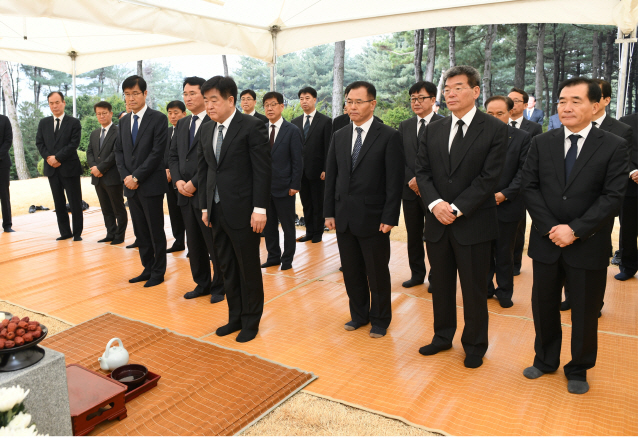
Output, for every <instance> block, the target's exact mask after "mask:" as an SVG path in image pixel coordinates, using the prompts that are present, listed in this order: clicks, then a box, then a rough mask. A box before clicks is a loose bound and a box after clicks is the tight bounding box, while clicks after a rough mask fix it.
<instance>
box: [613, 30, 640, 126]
mask: <svg viewBox="0 0 640 438" xmlns="http://www.w3.org/2000/svg"><path fill="white" fill-rule="evenodd" d="M636 31H637V28H636V29H634V31H633V32H631V33H630V34H629V35H624V34H623V33H622V31H621V30H620V28H618V39H617V40H616V43H619V44H620V49H621V53H620V62H619V63H618V96H617V101H616V118H617V119H619V118H620V117H622V116H624V109H625V100H626V97H627V86H628V79H629V78H628V74H627V73H628V68H629V46H630V44H631V43H634V42H636V41H638V39H637V38H636Z"/></svg>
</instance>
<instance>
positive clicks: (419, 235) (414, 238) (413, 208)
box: [402, 197, 431, 282]
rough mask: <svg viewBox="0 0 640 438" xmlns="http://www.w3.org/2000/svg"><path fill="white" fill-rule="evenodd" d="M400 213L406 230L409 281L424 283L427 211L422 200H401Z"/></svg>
mask: <svg viewBox="0 0 640 438" xmlns="http://www.w3.org/2000/svg"><path fill="white" fill-rule="evenodd" d="M402 211H403V212H404V224H405V226H406V228H407V253H408V255H409V267H410V268H411V279H412V280H417V281H419V282H424V278H425V277H426V275H427V265H426V264H425V262H424V222H425V216H426V214H427V210H426V209H425V207H424V203H423V202H422V198H420V197H417V198H416V199H414V200H409V199H403V200H402ZM429 278H431V274H429Z"/></svg>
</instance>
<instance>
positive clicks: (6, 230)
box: [4, 227, 15, 233]
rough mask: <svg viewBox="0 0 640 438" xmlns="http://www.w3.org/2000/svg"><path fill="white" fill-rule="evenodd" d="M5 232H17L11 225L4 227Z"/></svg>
mask: <svg viewBox="0 0 640 438" xmlns="http://www.w3.org/2000/svg"><path fill="white" fill-rule="evenodd" d="M4 232H5V233H15V231H14V230H13V229H12V228H11V227H7V228H5V229H4Z"/></svg>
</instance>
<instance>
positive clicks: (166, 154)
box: [162, 116, 190, 186]
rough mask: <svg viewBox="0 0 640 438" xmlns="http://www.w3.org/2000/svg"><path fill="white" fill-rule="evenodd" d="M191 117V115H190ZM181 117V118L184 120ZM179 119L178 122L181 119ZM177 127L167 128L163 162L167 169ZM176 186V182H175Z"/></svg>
mask: <svg viewBox="0 0 640 438" xmlns="http://www.w3.org/2000/svg"><path fill="white" fill-rule="evenodd" d="M189 117H190V116H189ZM184 118H185V117H183V118H182V119H184ZM182 119H180V120H182ZM180 120H178V122H179V121H180ZM176 126H178V124H176ZM174 129H176V127H175V126H169V128H167V147H166V149H165V150H164V156H163V157H162V162H163V163H164V168H165V169H169V150H170V149H171V140H172V139H173V135H172V134H173V130H174ZM171 181H173V177H172V178H171ZM173 185H174V186H175V183H174V184H173Z"/></svg>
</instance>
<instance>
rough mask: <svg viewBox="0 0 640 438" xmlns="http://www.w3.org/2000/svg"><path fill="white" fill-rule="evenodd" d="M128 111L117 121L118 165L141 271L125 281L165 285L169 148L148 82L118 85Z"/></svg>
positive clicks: (135, 79) (139, 79) (162, 118)
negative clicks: (152, 104) (149, 103)
mask: <svg viewBox="0 0 640 438" xmlns="http://www.w3.org/2000/svg"><path fill="white" fill-rule="evenodd" d="M122 91H123V92H124V97H125V99H126V101H127V103H129V107H130V108H131V113H129V114H127V115H126V116H124V117H123V118H122V119H121V120H120V132H119V134H120V138H119V142H118V143H116V164H117V165H118V171H119V172H120V178H122V180H123V181H124V186H125V189H124V195H125V196H126V197H127V199H128V201H129V211H130V212H131V220H132V221H133V231H134V232H135V234H136V242H138V248H139V251H140V260H141V262H142V266H143V267H144V270H143V271H142V273H141V274H140V275H139V276H137V277H135V278H132V279H131V280H129V282H130V283H138V282H141V281H146V283H145V284H144V287H152V286H157V285H159V284H161V283H162V282H163V281H164V274H165V271H166V269H167V237H166V235H165V234H164V211H163V207H162V204H163V202H162V201H163V199H164V194H165V192H166V191H167V173H166V167H165V164H164V162H163V157H164V154H165V150H166V147H167V124H168V121H167V116H165V115H164V114H162V113H161V112H160V111H156V110H153V109H151V108H149V107H148V106H147V103H146V98H147V83H146V81H145V80H144V79H143V78H142V77H140V76H129V77H128V78H127V79H125V80H124V82H123V83H122Z"/></svg>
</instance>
